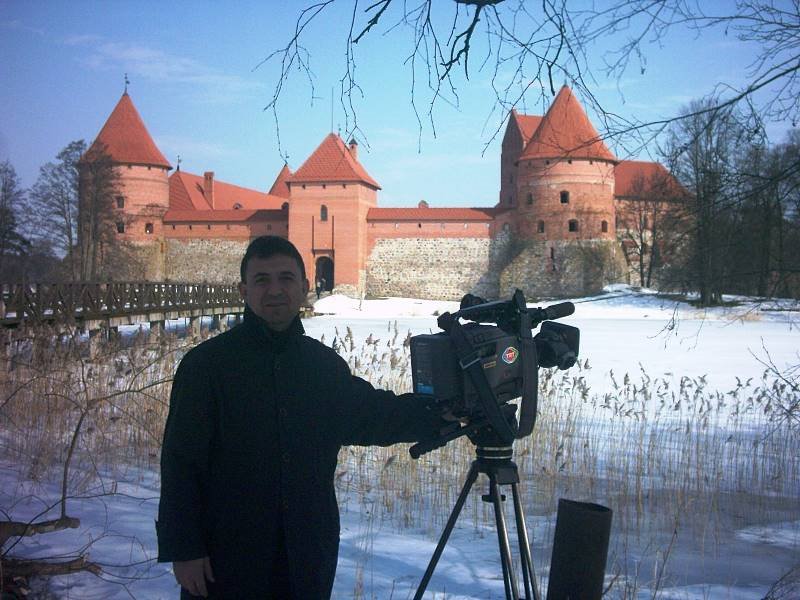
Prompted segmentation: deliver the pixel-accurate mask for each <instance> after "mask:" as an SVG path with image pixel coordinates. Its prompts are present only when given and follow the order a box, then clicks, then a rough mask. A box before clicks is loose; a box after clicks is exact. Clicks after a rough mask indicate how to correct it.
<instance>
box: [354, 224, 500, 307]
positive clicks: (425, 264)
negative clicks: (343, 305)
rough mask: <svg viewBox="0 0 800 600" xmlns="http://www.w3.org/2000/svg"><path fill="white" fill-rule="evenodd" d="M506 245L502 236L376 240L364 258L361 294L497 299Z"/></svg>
mask: <svg viewBox="0 0 800 600" xmlns="http://www.w3.org/2000/svg"><path fill="white" fill-rule="evenodd" d="M510 246H511V244H510V241H509V239H508V238H507V237H501V238H499V239H494V240H492V239H486V238H482V239H481V238H444V239H443V238H440V239H422V238H399V239H379V240H377V241H376V243H375V246H374V247H373V249H372V252H371V253H370V256H369V259H368V262H367V278H366V293H367V295H368V296H406V297H412V298H432V299H442V300H460V299H461V297H462V296H463V295H464V294H466V293H471V294H475V295H478V296H481V297H483V298H487V299H496V298H497V297H498V290H499V284H500V281H499V274H500V272H501V270H502V267H503V266H504V265H505V264H506V263H507V262H508V259H509V248H510Z"/></svg>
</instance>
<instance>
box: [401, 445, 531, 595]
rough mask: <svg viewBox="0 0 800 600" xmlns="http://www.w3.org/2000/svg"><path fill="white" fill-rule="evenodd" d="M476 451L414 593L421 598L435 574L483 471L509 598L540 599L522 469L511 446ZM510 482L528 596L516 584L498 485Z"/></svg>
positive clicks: (502, 496) (483, 498) (501, 496)
mask: <svg viewBox="0 0 800 600" xmlns="http://www.w3.org/2000/svg"><path fill="white" fill-rule="evenodd" d="M475 454H476V455H477V458H476V459H475V460H474V461H472V465H471V466H470V468H469V473H468V474H467V480H466V481H465V482H464V487H463V488H461V493H460V494H459V495H458V499H457V500H456V503H455V506H453V511H452V512H451V513H450V517H449V518H448V519H447V524H446V525H445V527H444V531H442V535H441V536H440V537H439V543H438V544H437V545H436V550H434V552H433V556H432V557H431V561H430V563H428V568H427V570H426V571H425V575H423V577H422V581H421V582H420V584H419V587H418V588H417V593H416V594H415V595H414V600H422V595H423V594H424V593H425V588H427V587H428V582H429V581H430V579H431V577H432V576H433V571H434V570H435V569H436V564H437V563H438V562H439V558H440V557H441V555H442V552H443V551H444V547H445V545H446V544H447V540H448V538H449V537H450V533H451V532H452V531H453V527H455V524H456V520H458V515H459V514H460V513H461V509H462V508H463V507H464V502H466V500H467V496H468V495H469V491H470V489H471V488H472V485H473V484H474V483H475V480H476V479H477V478H478V474H479V473H483V474H484V475H486V476H487V477H488V478H489V493H488V494H485V495H483V496H482V497H481V499H482V500H483V501H484V502H491V503H492V505H493V506H494V517H495V521H496V524H497V541H498V542H499V544H500V562H501V564H502V566H503V582H504V584H505V588H506V600H540V598H541V596H540V595H539V590H538V587H537V585H536V575H535V574H534V572H533V560H532V559H531V550H530V544H529V543H528V530H527V529H526V527H525V517H524V515H523V512H522V500H521V499H520V495H519V471H518V470H517V465H516V464H515V463H514V462H513V461H512V460H511V456H512V451H511V447H510V446H507V447H502V448H487V447H481V446H478V447H476V450H475ZM500 485H510V486H511V493H512V495H513V500H514V516H515V518H516V526H517V539H518V541H519V551H520V560H521V562H522V565H521V566H522V578H523V582H524V584H525V596H524V597H520V595H519V588H518V587H517V577H516V572H515V570H514V564H513V563H512V561H511V544H510V543H509V539H508V530H507V528H506V519H505V515H504V513H503V501H505V495H503V494H501V493H500V490H499V488H498V486H500Z"/></svg>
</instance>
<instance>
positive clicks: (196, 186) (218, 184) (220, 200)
mask: <svg viewBox="0 0 800 600" xmlns="http://www.w3.org/2000/svg"><path fill="white" fill-rule="evenodd" d="M284 202H286V198H281V197H280V196H274V195H272V194H265V193H264V192H259V191H257V190H252V189H249V188H244V187H240V186H238V185H233V184H232V183H225V182H224V181H220V180H218V179H215V180H214V208H213V210H214V212H219V211H224V210H233V207H234V206H235V205H237V204H238V205H240V206H241V210H260V209H280V208H281V206H282V205H283V203H284ZM169 206H170V209H174V210H200V211H202V210H212V208H211V205H210V204H209V202H208V200H206V197H205V195H204V193H203V177H201V176H200V175H193V174H192V173H187V172H186V171H175V172H174V173H173V174H172V175H170V178H169ZM238 210H239V209H237V211H238Z"/></svg>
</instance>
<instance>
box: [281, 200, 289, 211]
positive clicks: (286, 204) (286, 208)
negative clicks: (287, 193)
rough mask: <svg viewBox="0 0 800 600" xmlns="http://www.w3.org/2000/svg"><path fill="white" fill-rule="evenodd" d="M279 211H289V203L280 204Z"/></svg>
mask: <svg viewBox="0 0 800 600" xmlns="http://www.w3.org/2000/svg"><path fill="white" fill-rule="evenodd" d="M281 210H289V203H288V202H284V203H283V204H281Z"/></svg>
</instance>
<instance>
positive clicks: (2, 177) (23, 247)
mask: <svg viewBox="0 0 800 600" xmlns="http://www.w3.org/2000/svg"><path fill="white" fill-rule="evenodd" d="M24 198H25V192H24V190H23V189H22V187H21V186H20V183H19V177H17V172H16V170H14V166H13V165H12V164H11V163H10V162H9V161H7V160H6V161H4V162H2V163H0V277H6V276H7V275H8V271H9V269H8V264H7V263H8V260H7V259H8V258H9V257H20V256H22V255H23V254H25V253H26V251H27V250H28V247H29V246H30V242H28V240H27V239H26V238H25V237H24V236H23V235H22V233H21V232H20V229H21V227H20V222H19V218H18V214H19V210H20V205H21V204H22V202H23V200H24Z"/></svg>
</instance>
